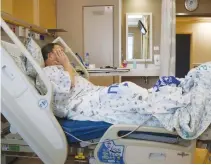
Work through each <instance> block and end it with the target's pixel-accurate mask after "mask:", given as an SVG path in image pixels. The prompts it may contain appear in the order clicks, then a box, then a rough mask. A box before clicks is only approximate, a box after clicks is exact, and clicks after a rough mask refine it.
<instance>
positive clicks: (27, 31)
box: [25, 28, 30, 38]
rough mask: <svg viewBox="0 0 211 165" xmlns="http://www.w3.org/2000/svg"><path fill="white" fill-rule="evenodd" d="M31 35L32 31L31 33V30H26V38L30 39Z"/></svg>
mask: <svg viewBox="0 0 211 165" xmlns="http://www.w3.org/2000/svg"><path fill="white" fill-rule="evenodd" d="M29 34H30V31H29V29H27V28H26V30H25V36H26V37H27V38H28V37H30V36H29Z"/></svg>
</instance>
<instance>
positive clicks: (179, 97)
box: [44, 63, 211, 139]
mask: <svg viewBox="0 0 211 165" xmlns="http://www.w3.org/2000/svg"><path fill="white" fill-rule="evenodd" d="M44 71H45V73H46V75H47V76H48V77H49V79H50V81H51V83H52V85H53V89H54V100H53V107H54V113H55V115H56V116H58V117H62V118H64V117H67V118H68V119H73V120H91V121H105V122H108V123H112V124H136V125H147V126H153V127H164V128H166V129H167V130H169V131H174V130H176V131H177V132H178V134H179V135H180V136H181V137H183V138H185V139H194V138H197V137H198V136H200V135H201V134H202V133H203V132H204V131H205V130H206V128H207V127H208V126H209V125H210V123H211V63H207V64H204V65H201V66H200V67H198V68H196V69H193V70H191V71H190V72H189V73H188V75H187V76H186V77H185V78H184V79H181V84H180V85H177V86H168V85H166V86H162V87H160V88H159V91H153V90H147V89H144V88H141V87H139V86H137V85H136V84H134V83H132V82H123V83H120V84H112V85H111V86H108V87H102V86H95V85H93V84H92V83H90V82H89V81H87V80H86V79H84V78H82V77H80V76H76V77H75V86H74V87H72V86H71V79H70V76H69V74H68V72H66V71H64V69H63V67H62V66H50V67H46V68H44ZM149 91H151V92H149Z"/></svg>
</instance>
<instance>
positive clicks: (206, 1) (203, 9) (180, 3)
mask: <svg viewBox="0 0 211 165" xmlns="http://www.w3.org/2000/svg"><path fill="white" fill-rule="evenodd" d="M184 4H185V1H184V0H176V12H177V13H192V14H197V13H198V14H200V13H211V0H199V7H198V8H197V9H196V10H195V11H193V12H189V11H187V10H186V9H185V5H184Z"/></svg>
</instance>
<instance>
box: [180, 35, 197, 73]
mask: <svg viewBox="0 0 211 165" xmlns="http://www.w3.org/2000/svg"><path fill="white" fill-rule="evenodd" d="M177 34H190V64H189V69H192V68H193V67H194V65H193V32H176V35H177ZM176 46H177V45H176ZM176 55H177V53H176Z"/></svg>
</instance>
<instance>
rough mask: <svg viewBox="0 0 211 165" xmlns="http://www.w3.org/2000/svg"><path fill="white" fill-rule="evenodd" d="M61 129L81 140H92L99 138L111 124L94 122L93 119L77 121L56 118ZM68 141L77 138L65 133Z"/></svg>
mask: <svg viewBox="0 0 211 165" xmlns="http://www.w3.org/2000/svg"><path fill="white" fill-rule="evenodd" d="M58 121H59V123H60V125H61V127H62V129H63V130H64V131H65V132H68V133H70V134H72V135H73V136H75V137H77V138H78V139H81V140H83V141H88V140H93V139H98V138H101V137H102V136H103V135H104V133H105V132H106V131H107V129H108V128H109V127H110V126H111V124H109V123H106V122H94V121H77V120H74V121H73V120H65V119H58ZM66 137H67V141H68V143H76V142H78V140H76V139H75V138H73V137H72V136H70V135H68V134H67V133H66Z"/></svg>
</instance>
